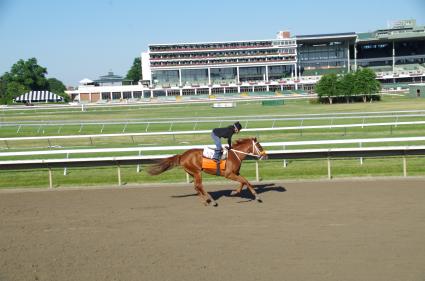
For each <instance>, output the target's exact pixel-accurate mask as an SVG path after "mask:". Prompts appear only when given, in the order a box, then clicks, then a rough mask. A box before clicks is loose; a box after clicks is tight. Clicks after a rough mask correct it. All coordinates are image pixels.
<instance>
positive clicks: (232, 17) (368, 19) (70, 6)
mask: <svg viewBox="0 0 425 281" xmlns="http://www.w3.org/2000/svg"><path fill="white" fill-rule="evenodd" d="M410 18H415V19H416V20H417V23H418V24H419V25H425V0H397V1H394V0H385V1H383V0H382V1H377V0H355V1H352V0H351V1H342V0H321V1H317V0H311V1H308V0H297V1H291V2H290V1H283V0H268V1H251V0H235V1H231V0H215V1H202V0H197V1H195V0H193V1H189V0H179V1H177V0H176V1H168V0H161V1H153V0H150V1H149V2H148V1H137V0H91V1H90V0H67V1H63V0H0V48H1V49H0V50H1V51H0V75H1V74H3V73H4V72H6V71H9V70H10V67H11V66H12V65H13V64H14V63H15V62H17V61H18V60H19V59H25V60H26V59H28V58H31V57H35V58H37V60H38V63H39V64H40V65H42V66H44V67H47V70H48V77H55V78H58V79H59V80H61V81H63V82H64V83H65V84H66V85H68V86H71V85H74V86H75V85H77V84H78V81H79V80H81V79H82V78H86V77H87V78H91V79H97V78H98V77H99V76H100V75H104V74H106V73H107V72H108V71H110V70H112V71H114V73H116V74H119V75H125V74H126V73H127V71H128V69H129V68H130V67H131V65H132V63H133V60H134V58H135V57H137V56H139V55H140V53H141V52H142V51H145V50H147V46H148V45H149V44H154V43H176V42H201V41H203V42H210V41H228V40H254V39H271V38H274V37H275V34H276V32H277V31H279V30H289V31H291V33H292V34H297V35H303V34H320V33H336V32H366V31H372V30H375V29H378V28H384V27H386V26H387V22H388V21H391V20H399V19H410Z"/></svg>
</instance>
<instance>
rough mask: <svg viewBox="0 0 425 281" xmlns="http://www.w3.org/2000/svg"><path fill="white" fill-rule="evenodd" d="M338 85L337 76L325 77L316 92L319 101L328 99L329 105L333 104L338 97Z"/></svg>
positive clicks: (320, 81)
mask: <svg viewBox="0 0 425 281" xmlns="http://www.w3.org/2000/svg"><path fill="white" fill-rule="evenodd" d="M338 84H339V81H338V76H337V75H336V74H334V73H332V74H325V75H323V76H322V78H320V80H319V82H317V84H316V92H317V95H318V96H319V99H321V98H327V99H328V100H329V103H330V104H332V100H333V98H334V97H336V96H338V89H339V86H338Z"/></svg>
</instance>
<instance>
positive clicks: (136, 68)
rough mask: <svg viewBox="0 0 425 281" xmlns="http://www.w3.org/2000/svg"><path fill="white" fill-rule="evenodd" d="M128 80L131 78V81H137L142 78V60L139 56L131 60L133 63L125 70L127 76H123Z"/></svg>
mask: <svg viewBox="0 0 425 281" xmlns="http://www.w3.org/2000/svg"><path fill="white" fill-rule="evenodd" d="M125 78H126V79H128V80H132V81H133V82H136V83H137V82H139V80H142V79H143V78H142V62H141V59H140V57H137V58H135V59H134V61H133V65H132V66H131V68H130V70H129V71H128V72H127V76H126V77H125Z"/></svg>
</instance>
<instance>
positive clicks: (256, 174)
mask: <svg viewBox="0 0 425 281" xmlns="http://www.w3.org/2000/svg"><path fill="white" fill-rule="evenodd" d="M255 180H256V181H257V182H259V181H260V169H259V167H258V160H257V161H255Z"/></svg>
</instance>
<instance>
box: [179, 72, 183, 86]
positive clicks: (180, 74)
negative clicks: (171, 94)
mask: <svg viewBox="0 0 425 281" xmlns="http://www.w3.org/2000/svg"><path fill="white" fill-rule="evenodd" d="M179 86H182V70H181V69H179Z"/></svg>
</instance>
